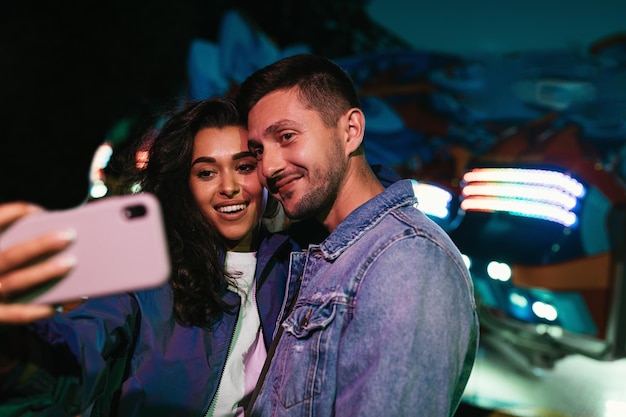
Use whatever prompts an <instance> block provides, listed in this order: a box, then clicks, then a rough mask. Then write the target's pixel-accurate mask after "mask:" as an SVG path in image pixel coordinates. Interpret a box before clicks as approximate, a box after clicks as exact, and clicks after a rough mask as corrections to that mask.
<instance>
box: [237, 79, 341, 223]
mask: <svg viewBox="0 0 626 417" xmlns="http://www.w3.org/2000/svg"><path fill="white" fill-rule="evenodd" d="M248 129H249V134H248V137H249V141H248V146H249V148H250V150H251V151H252V152H253V153H254V154H255V155H256V156H257V160H258V163H259V165H258V171H257V172H258V174H259V178H260V180H261V183H262V184H263V185H264V186H265V187H267V189H268V190H269V192H270V194H272V195H273V196H274V197H276V198H277V199H278V200H279V201H280V202H281V203H282V204H283V207H284V209H285V213H286V214H287V216H289V217H290V218H292V219H303V218H307V217H311V216H314V217H317V218H323V217H324V216H325V215H326V214H327V213H328V212H329V211H330V209H331V208H332V206H333V204H334V202H335V199H336V197H337V194H338V192H339V188H340V186H341V184H342V182H343V178H344V175H345V173H346V170H347V155H345V151H344V146H343V143H342V141H341V140H340V137H339V130H338V128H329V127H327V126H326V125H324V123H323V122H322V119H321V118H320V115H319V114H318V113H317V112H316V111H314V110H310V109H307V108H305V107H304V106H303V105H302V104H301V102H300V100H299V98H298V94H297V90H296V89H290V90H278V91H274V92H272V93H270V94H268V95H266V96H265V97H263V98H262V99H261V100H259V101H258V102H257V104H256V105H255V106H254V107H253V108H252V110H251V111H250V113H249V115H248Z"/></svg>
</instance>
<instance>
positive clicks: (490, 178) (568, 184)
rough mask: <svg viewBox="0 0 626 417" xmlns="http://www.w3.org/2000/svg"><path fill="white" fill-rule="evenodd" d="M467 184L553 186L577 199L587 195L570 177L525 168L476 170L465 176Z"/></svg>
mask: <svg viewBox="0 0 626 417" xmlns="http://www.w3.org/2000/svg"><path fill="white" fill-rule="evenodd" d="M463 180H464V181H465V182H466V183H468V184H469V183H472V182H504V183H519V184H529V185H533V184H534V185H542V186H552V187H556V188H559V189H562V190H564V191H566V192H568V193H570V194H572V195H573V196H575V197H578V198H580V197H582V196H584V194H585V187H584V186H583V185H582V184H581V183H580V182H578V181H576V180H575V179H574V178H572V177H570V176H569V175H566V174H563V173H561V172H556V171H547V170H542V169H523V168H476V169H473V170H471V171H469V172H466V173H465V175H463Z"/></svg>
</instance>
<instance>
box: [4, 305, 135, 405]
mask: <svg viewBox="0 0 626 417" xmlns="http://www.w3.org/2000/svg"><path fill="white" fill-rule="evenodd" d="M138 311H139V310H138V308H137V304H136V301H135V299H134V297H133V296H131V295H121V296H115V297H106V298H99V299H90V300H86V301H85V302H84V303H82V304H81V305H80V306H78V307H77V308H76V309H74V310H72V311H71V312H69V313H67V314H57V315H55V316H54V317H53V318H50V319H45V320H41V321H38V322H36V323H34V324H32V325H30V326H28V327H24V328H21V329H15V330H14V331H13V332H12V333H13V334H12V338H13V340H12V341H11V344H13V345H14V346H18V345H21V346H23V350H22V352H21V357H20V358H19V364H18V366H17V367H15V369H14V370H13V371H12V372H11V374H9V375H8V376H6V377H5V378H4V383H3V386H2V390H1V391H0V392H1V394H0V395H1V396H0V415H2V416H7V417H9V416H30V415H37V416H57V415H58V416H65V415H77V414H79V413H80V412H82V411H84V410H85V409H86V408H87V407H89V405H90V404H91V403H92V402H93V401H94V400H96V399H101V400H105V401H107V400H111V401H112V400H113V399H114V396H115V392H116V391H117V388H119V386H120V384H121V382H122V379H123V377H124V374H125V371H126V368H127V366H128V363H129V361H130V357H131V354H132V348H133V346H134V342H135V337H136V331H137V323H138V322H139V313H138ZM7 343H8V342H7ZM109 404H110V402H109Z"/></svg>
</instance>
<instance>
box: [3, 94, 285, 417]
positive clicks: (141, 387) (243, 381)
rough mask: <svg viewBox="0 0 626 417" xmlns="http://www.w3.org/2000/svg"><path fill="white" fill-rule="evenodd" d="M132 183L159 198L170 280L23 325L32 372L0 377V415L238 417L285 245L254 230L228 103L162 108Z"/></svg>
mask: <svg viewBox="0 0 626 417" xmlns="http://www.w3.org/2000/svg"><path fill="white" fill-rule="evenodd" d="M139 185H140V186H141V189H142V190H143V191H147V192H151V193H153V194H155V195H156V196H157V197H158V198H159V200H160V202H161V206H162V210H163V215H164V219H165V223H166V229H167V233H168V241H169V245H170V253H171V258H172V270H173V274H172V277H171V280H170V283H169V284H168V285H166V286H164V287H161V288H157V289H154V290H147V291H140V292H135V293H131V294H123V295H119V296H114V297H106V298H99V299H96V298H94V299H89V300H87V301H85V302H84V303H82V304H81V305H79V306H78V307H77V308H75V309H74V310H72V311H70V312H68V313H67V314H59V315H56V316H54V317H53V318H52V319H47V320H42V321H39V322H36V323H34V324H33V325H32V326H31V327H30V328H29V329H28V330H29V335H28V337H29V339H28V346H29V349H31V350H32V349H34V348H33V346H34V345H35V342H33V339H35V336H36V337H37V338H41V339H42V340H43V342H42V343H41V344H39V345H37V348H38V352H40V353H41V354H42V358H43V359H41V360H39V363H40V364H41V365H39V366H38V367H37V368H36V369H37V371H36V372H33V371H32V370H33V368H32V364H30V365H29V366H30V367H28V366H26V367H24V368H23V369H15V370H14V371H13V373H12V375H10V377H7V378H6V379H5V383H4V387H3V391H4V392H3V393H2V394H1V395H2V397H3V401H2V404H5V405H6V406H7V410H10V412H9V411H7V412H5V411H3V409H2V404H0V414H1V415H3V416H4V415H25V414H27V413H28V410H33V409H35V408H37V407H46V408H48V409H51V408H56V409H59V411H60V412H63V413H74V414H75V413H82V415H83V416H124V417H126V416H138V415H150V416H160V415H163V416H165V415H167V416H171V415H177V416H178V415H185V416H196V415H197V416H202V415H215V416H217V415H221V416H226V415H229V416H232V415H238V414H240V413H242V412H243V406H245V396H246V395H247V394H248V393H249V392H251V390H252V388H253V387H254V384H255V382H256V379H257V377H258V374H259V372H260V369H261V367H262V364H263V360H264V358H265V355H266V349H267V348H268V347H269V344H270V341H271V338H272V335H273V333H274V328H275V322H276V319H277V316H278V311H279V310H280V307H281V304H282V302H283V296H284V294H285V283H286V277H287V273H288V262H289V254H290V253H291V252H292V251H293V250H297V247H296V246H295V245H294V244H293V243H292V241H291V240H289V239H288V238H287V236H286V235H285V234H283V233H273V234H269V233H267V232H266V231H265V230H264V228H263V227H262V226H261V216H262V215H263V213H264V211H265V210H266V204H267V194H266V192H265V190H264V189H263V188H262V187H261V185H260V183H259V180H258V177H257V174H256V159H255V158H254V156H253V155H252V154H251V153H250V152H249V151H248V147H247V134H246V131H245V130H244V128H243V127H241V125H240V122H239V115H238V113H237V111H236V109H235V107H234V105H233V104H232V103H231V102H230V101H227V100H222V99H212V100H206V101H202V102H199V103H195V104H191V105H190V106H188V107H186V108H185V109H183V110H181V111H179V112H178V113H176V114H174V115H173V116H172V117H171V118H170V119H169V120H168V121H167V122H166V123H165V124H164V125H163V127H162V128H161V129H160V131H159V132H158V134H157V135H156V136H155V137H154V139H153V142H152V143H151V144H150V147H149V153H148V164H147V168H145V169H143V170H141V171H140V179H139ZM20 340H25V339H20ZM27 373H29V375H32V376H31V377H30V378H27V379H26V380H25V381H22V380H21V379H20V378H24V375H26V374H27ZM74 392H76V393H77V394H78V395H72V393H74ZM24 396H28V401H25V399H24ZM26 404H30V405H28V406H27V405H26ZM29 407H30V408H29ZM56 409H55V411H56ZM61 410H62V411H61ZM11 413H12V414H11Z"/></svg>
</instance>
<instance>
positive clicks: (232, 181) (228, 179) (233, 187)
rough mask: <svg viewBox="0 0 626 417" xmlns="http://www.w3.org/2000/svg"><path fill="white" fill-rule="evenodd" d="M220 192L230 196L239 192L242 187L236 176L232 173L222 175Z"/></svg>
mask: <svg viewBox="0 0 626 417" xmlns="http://www.w3.org/2000/svg"><path fill="white" fill-rule="evenodd" d="M220 188H221V189H220V192H221V193H222V194H224V195H226V196H228V197H233V196H235V195H237V193H239V190H240V189H241V187H240V186H239V182H238V181H237V180H236V178H235V176H234V175H232V174H225V175H223V176H222V182H221V187H220Z"/></svg>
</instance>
